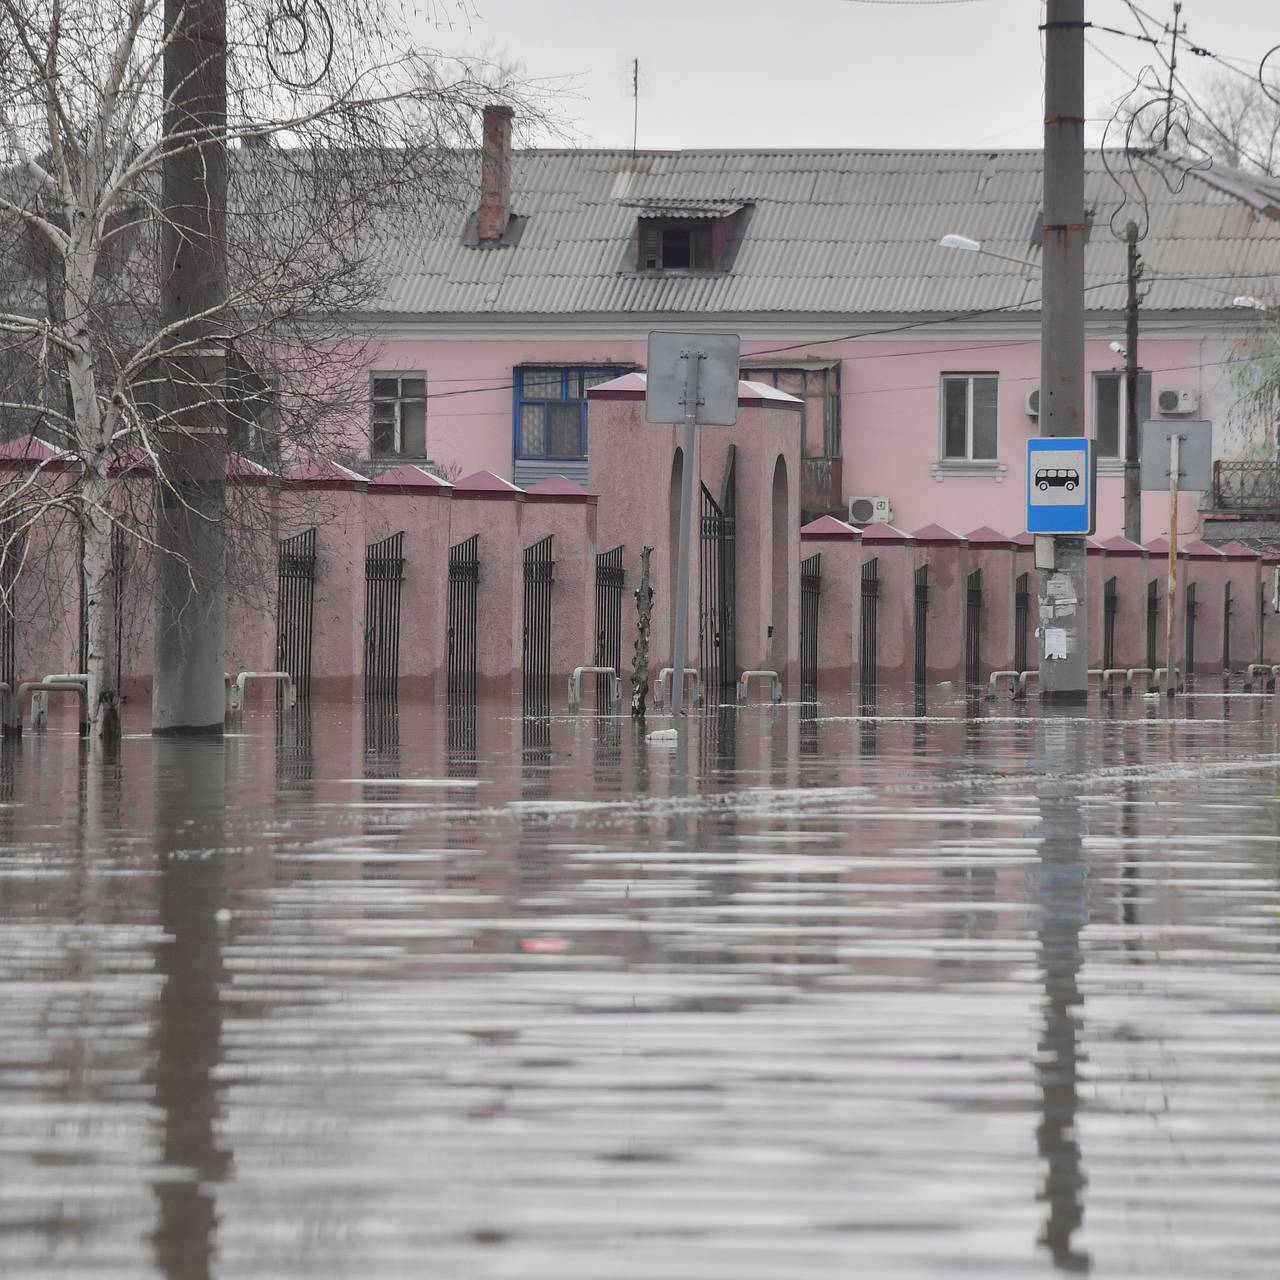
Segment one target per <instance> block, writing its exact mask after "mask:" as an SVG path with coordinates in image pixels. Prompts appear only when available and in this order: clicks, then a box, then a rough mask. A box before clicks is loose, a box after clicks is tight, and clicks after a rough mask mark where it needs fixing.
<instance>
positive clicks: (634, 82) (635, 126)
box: [631, 58, 640, 160]
mask: <svg viewBox="0 0 1280 1280" xmlns="http://www.w3.org/2000/svg"><path fill="white" fill-rule="evenodd" d="M631 96H632V98H633V99H634V100H635V108H634V110H633V112H632V116H631V158H632V159H633V160H634V159H635V155H636V141H637V139H638V138H639V137H640V59H639V58H632V59H631Z"/></svg>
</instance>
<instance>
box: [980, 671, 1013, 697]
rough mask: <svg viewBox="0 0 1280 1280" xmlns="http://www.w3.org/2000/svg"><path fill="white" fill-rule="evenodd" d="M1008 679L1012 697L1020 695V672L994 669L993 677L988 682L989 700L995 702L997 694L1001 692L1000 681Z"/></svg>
mask: <svg viewBox="0 0 1280 1280" xmlns="http://www.w3.org/2000/svg"><path fill="white" fill-rule="evenodd" d="M1001 680H1007V681H1008V682H1009V694H1010V696H1011V697H1013V698H1016V697H1017V696H1018V673H1017V672H1016V671H993V672H992V673H991V679H990V680H989V681H988V682H987V701H988V702H994V701H995V700H996V696H997V695H998V694H999V692H1000V681H1001Z"/></svg>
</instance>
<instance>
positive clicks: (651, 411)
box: [644, 331, 739, 427]
mask: <svg viewBox="0 0 1280 1280" xmlns="http://www.w3.org/2000/svg"><path fill="white" fill-rule="evenodd" d="M738 346H739V343H738V335H737V334H736V333H665V332H657V331H656V332H654V333H651V334H650V335H649V367H648V369H647V370H646V373H647V377H646V378H645V395H644V416H645V421H646V422H672V423H681V422H683V421H684V383H685V370H686V369H687V367H688V364H687V361H686V360H685V359H684V358H683V357H684V355H685V353H686V352H687V353H688V354H689V355H690V356H696V355H699V354H700V355H702V356H703V357H704V359H702V360H699V361H698V413H697V422H698V425H699V426H701V427H731V426H733V424H734V423H735V422H737V421H738Z"/></svg>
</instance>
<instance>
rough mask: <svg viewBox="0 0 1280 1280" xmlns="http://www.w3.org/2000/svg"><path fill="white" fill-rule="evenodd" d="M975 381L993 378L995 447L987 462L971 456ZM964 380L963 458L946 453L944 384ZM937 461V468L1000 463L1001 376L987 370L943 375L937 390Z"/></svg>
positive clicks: (986, 465)
mask: <svg viewBox="0 0 1280 1280" xmlns="http://www.w3.org/2000/svg"><path fill="white" fill-rule="evenodd" d="M975 378H994V379H995V381H996V422H995V433H996V447H995V452H994V454H993V455H992V456H991V457H990V458H975V457H974V456H973V382H974V379H975ZM961 380H963V381H964V382H965V384H966V389H965V408H964V450H965V451H964V456H963V457H962V456H960V455H959V454H954V453H948V452H947V383H948V382H959V381H961ZM938 391H939V394H938V460H939V463H940V465H942V466H944V467H949V466H958V467H963V466H970V465H971V466H975V467H994V466H996V464H997V463H998V462H999V461H1000V375H999V374H998V373H995V372H993V371H992V370H990V369H974V370H972V371H969V372H957V373H944V374H943V375H942V379H941V382H940V383H939V387H938Z"/></svg>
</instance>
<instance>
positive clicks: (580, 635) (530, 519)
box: [523, 493, 628, 702]
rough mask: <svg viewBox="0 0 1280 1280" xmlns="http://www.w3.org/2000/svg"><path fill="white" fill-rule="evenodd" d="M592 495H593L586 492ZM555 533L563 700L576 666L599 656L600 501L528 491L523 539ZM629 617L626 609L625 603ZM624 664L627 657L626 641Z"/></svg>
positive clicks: (555, 628) (555, 664)
mask: <svg viewBox="0 0 1280 1280" xmlns="http://www.w3.org/2000/svg"><path fill="white" fill-rule="evenodd" d="M583 497H584V498H588V495H585V494H584V495H583ZM548 534H550V535H551V554H552V557H553V559H554V561H555V577H554V580H553V583H552V588H551V680H552V686H551V687H552V696H553V697H554V698H555V700H556V701H557V702H558V701H559V700H560V698H561V697H562V696H563V695H564V691H565V689H566V688H567V686H568V679H569V674H570V672H572V670H573V669H574V667H585V666H590V665H592V661H593V658H594V656H595V608H596V600H595V581H596V499H595V497H594V495H591V496H590V497H589V499H588V500H585V501H577V500H560V501H555V500H549V499H547V498H546V497H545V496H543V495H539V494H532V493H526V494H525V502H524V531H523V540H524V545H525V546H526V547H528V546H532V545H533V544H534V543H535V542H538V541H539V540H541V539H542V538H545V537H546V536H547V535H548ZM601 550H607V548H601ZM623 613H624V617H625V615H626V609H625V604H624V610H623ZM622 656H623V663H624V670H625V663H626V659H627V657H628V654H627V652H626V644H625V642H624V644H623V655H622Z"/></svg>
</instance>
